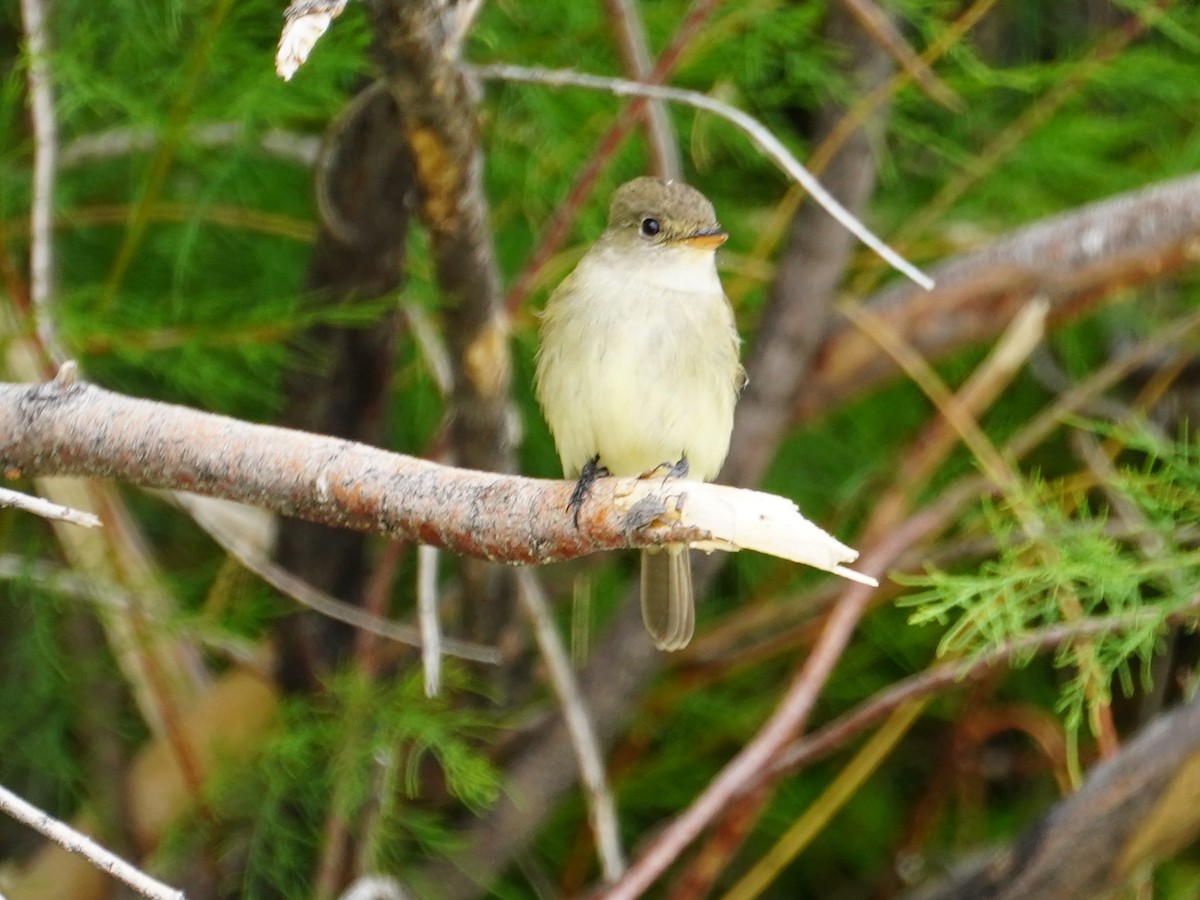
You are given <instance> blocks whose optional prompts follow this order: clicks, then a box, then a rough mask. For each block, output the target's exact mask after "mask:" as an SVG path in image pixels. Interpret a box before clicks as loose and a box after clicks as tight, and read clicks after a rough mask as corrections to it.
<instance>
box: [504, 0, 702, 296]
mask: <svg viewBox="0 0 1200 900" xmlns="http://www.w3.org/2000/svg"><path fill="white" fill-rule="evenodd" d="M720 2H721V0H693V2H692V5H691V7H689V9H688V11H687V13H686V14H685V15H684V17H683V21H682V22H681V23H680V24H679V28H678V29H676V31H675V34H674V35H673V36H672V37H671V42H670V43H669V44H668V45H667V48H666V49H665V50H663V52H662V54H661V55H660V56H659V57H658V61H657V62H656V63H655V64H654V68H653V70H651V72H650V74H649V75H648V76H647V77H646V78H644V79H642V80H643V81H645V82H646V83H648V84H661V83H662V82H663V81H665V80H666V79H667V78H668V77H669V76H670V74H671V72H673V71H674V70H675V66H676V65H678V64H679V60H680V58H681V57H682V56H683V52H684V50H686V49H687V47H688V45H689V44H690V43H691V42H692V40H693V39H694V38H695V37H696V35H697V34H698V33H699V32H700V28H701V26H702V25H703V24H704V23H705V21H707V20H708V18H709V16H711V15H712V14H713V12H714V10H716V8H717V6H718V5H719V4H720ZM647 102H648V101H647V100H646V98H645V97H635V98H634V99H633V100H632V101H631V102H629V103H628V104H626V106H625V108H624V109H623V110H621V111H620V112H619V113H618V114H617V115H616V117H615V118H614V119H613V122H612V124H611V125H610V126H609V128H608V131H606V132H605V133H604V136H603V137H601V138H600V141H599V142H598V143H597V145H596V149H595V150H594V151H593V152H592V155H591V158H590V159H588V161H587V163H585V164H584V166H583V168H582V169H581V170H580V171H579V174H578V175H576V176H575V182H574V183H573V184H572V185H571V189H570V190H569V191H567V194H566V196H565V197H564V198H563V199H562V201H561V202H560V203H559V204H558V206H557V207H556V208H555V210H554V213H553V214H552V215H551V216H550V220H549V222H548V223H547V224H546V226H545V227H544V228H543V229H542V233H541V236H540V237H539V238H538V242H537V245H536V246H535V249H534V250H533V252H532V253H530V254H529V259H528V261H527V262H526V263H525V265H524V266H523V267H522V269H521V271H520V273H519V274H518V275H517V277H516V278H514V279H513V281H512V284H511V285H510V287H509V289H508V293H507V294H505V297H504V308H505V310H506V311H507V312H508V314H509V315H510V316H511V315H513V314H514V313H516V311H517V309H518V308H519V307H520V305H521V303H522V301H524V299H525V297H526V295H527V294H528V293H529V290H530V288H531V286H532V285H533V282H534V279H535V278H536V277H537V275H538V273H539V272H541V270H542V267H543V266H545V265H546V263H547V262H548V261H549V259H550V257H552V256H553V255H554V253H555V252H556V251H557V250H558V248H559V246H560V245H561V244H562V242H563V240H564V239H565V238H566V236H567V229H568V228H569V227H570V225H571V223H572V222H573V221H574V220H575V216H576V215H577V214H578V213H579V208H580V207H581V206H582V205H583V202H584V200H586V199H587V197H588V194H589V193H590V191H591V188H592V185H593V184H594V183H595V181H596V179H597V178H598V177H599V175H600V172H601V171H602V170H603V168H604V166H605V164H606V163H607V162H608V161H609V160H610V159H611V158H612V156H613V154H614V153H616V152H617V149H618V148H619V147H620V146H621V142H622V141H623V140H624V139H625V136H626V135H628V134H629V132H630V131H632V130H633V127H634V125H635V124H637V121H638V119H639V118H640V116H641V114H642V112H643V110H644V109H645V106H646V103H647Z"/></svg>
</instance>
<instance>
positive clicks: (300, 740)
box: [184, 666, 499, 898]
mask: <svg viewBox="0 0 1200 900" xmlns="http://www.w3.org/2000/svg"><path fill="white" fill-rule="evenodd" d="M444 675H445V683H444V684H443V690H444V691H445V693H443V695H442V696H441V697H440V698H433V699H430V698H427V697H426V696H425V695H424V688H423V681H422V678H421V676H420V674H419V673H409V674H407V675H405V676H402V677H399V678H396V679H393V680H388V681H383V682H379V683H374V684H372V683H367V682H366V681H364V680H363V679H362V678H361V677H360V676H359V675H358V674H353V673H348V674H346V675H345V676H344V677H341V678H339V679H338V680H337V681H336V682H335V683H334V684H332V685H330V686H329V691H328V693H327V694H326V695H324V696H323V697H320V698H316V699H313V698H292V699H290V700H288V701H287V702H285V703H284V704H283V706H282V708H281V711H280V717H279V723H278V726H277V728H276V729H275V732H274V736H273V738H272V739H271V740H269V741H268V743H267V744H266V746H265V747H264V748H263V750H262V753H261V756H260V757H259V758H258V759H257V760H255V761H254V765H253V767H251V768H244V769H239V770H236V771H229V772H227V773H226V775H225V778H224V779H223V783H221V784H219V785H218V786H217V788H216V790H215V794H214V797H213V803H214V806H216V807H217V808H219V809H221V810H223V811H224V815H225V816H226V817H227V821H226V822H225V825H226V826H231V825H235V824H237V823H239V822H241V823H244V824H245V825H247V826H248V830H247V831H246V832H245V833H247V834H248V835H249V837H248V839H247V843H246V845H245V846H244V847H243V848H242V849H241V852H242V853H244V854H245V857H246V860H245V874H244V876H243V881H242V883H241V884H239V885H238V887H237V890H236V894H237V895H238V896H241V897H247V898H253V897H268V896H303V895H307V894H309V893H310V892H311V888H312V885H311V879H312V877H313V875H314V874H315V865H316V860H317V859H318V857H319V853H320V850H321V849H322V845H321V842H320V841H321V835H322V833H323V829H324V823H325V822H326V820H327V819H329V818H332V819H333V820H334V821H338V822H341V823H343V824H344V825H345V826H346V827H347V828H348V829H349V830H350V832H351V833H352V834H353V835H354V836H355V838H356V839H357V841H359V842H360V845H361V846H363V847H364V850H363V852H364V853H365V856H364V859H365V861H366V863H367V866H368V868H369V869H370V870H371V871H375V872H379V873H387V872H392V873H397V874H398V873H400V872H402V871H403V870H404V867H405V866H406V865H410V864H412V863H413V862H414V861H419V860H424V859H428V858H429V857H430V856H436V855H439V854H443V853H445V852H447V851H448V850H451V849H453V847H454V846H455V843H454V836H453V835H454V832H453V829H452V827H451V824H452V823H451V821H450V818H449V817H448V815H447V813H446V812H445V810H441V811H439V808H438V807H437V806H436V805H435V804H434V803H433V802H431V801H432V800H436V799H437V798H436V797H432V798H431V797H430V792H431V788H430V787H429V785H430V784H431V783H435V782H437V783H441V784H442V785H444V787H443V788H442V789H443V790H444V791H445V792H447V793H448V794H449V795H450V796H452V797H454V798H455V799H456V800H458V801H459V802H461V803H462V804H463V805H465V806H466V807H467V808H468V809H470V810H473V811H476V812H478V811H481V810H483V809H485V808H486V807H487V806H489V805H490V804H491V803H493V802H494V801H495V799H496V796H497V793H498V791H499V780H498V776H497V773H496V771H495V769H494V767H493V764H492V763H491V762H490V761H489V760H488V759H487V757H486V756H485V755H484V754H483V752H482V750H481V747H482V745H483V744H484V743H485V742H486V740H487V739H488V738H489V737H490V736H491V735H492V733H493V730H494V724H493V723H492V722H491V721H490V720H489V719H488V718H487V717H486V716H484V715H482V714H481V713H478V712H475V711H473V710H472V709H470V707H462V706H458V705H457V704H454V703H452V702H450V701H449V700H448V699H447V697H452V696H455V695H456V694H458V692H461V691H463V690H464V689H466V688H467V684H466V682H465V680H464V678H463V677H462V675H461V673H460V672H458V670H456V669H455V668H454V667H452V666H451V667H449V668H448V669H447V670H446V671H445V673H444ZM435 772H436V773H437V777H436V778H435V777H433V775H434V773H435ZM364 823H365V824H364ZM360 828H361V829H362V830H361V831H360V830H359V829H360ZM184 830H185V831H186V830H187V829H186V827H185V829H184ZM233 833H242V830H241V829H237V830H235V831H234V832H233Z"/></svg>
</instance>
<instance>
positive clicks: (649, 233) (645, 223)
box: [642, 219, 660, 237]
mask: <svg viewBox="0 0 1200 900" xmlns="http://www.w3.org/2000/svg"><path fill="white" fill-rule="evenodd" d="M659 228H660V226H659V224H658V219H642V234H644V235H645V236H646V237H654V236H655V235H656V234H658V232H659Z"/></svg>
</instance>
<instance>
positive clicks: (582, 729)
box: [517, 569, 625, 882]
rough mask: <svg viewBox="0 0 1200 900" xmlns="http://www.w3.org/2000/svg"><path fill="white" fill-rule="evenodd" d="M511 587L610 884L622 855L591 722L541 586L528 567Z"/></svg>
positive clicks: (619, 868) (621, 866) (618, 871)
mask: <svg viewBox="0 0 1200 900" xmlns="http://www.w3.org/2000/svg"><path fill="white" fill-rule="evenodd" d="M517 586H518V589H519V590H518V593H519V595H520V598H521V602H522V604H523V605H524V607H525V612H526V614H527V615H528V616H529V621H530V624H531V625H532V627H533V634H534V638H535V639H536V640H537V643H538V649H540V650H541V652H542V659H543V660H544V661H545V663H546V671H547V672H548V674H549V676H550V683H551V684H552V685H553V686H554V693H555V694H556V695H557V696H558V702H559V704H560V705H561V706H562V714H563V721H564V722H565V723H566V726H567V733H568V734H569V736H570V738H571V746H572V748H574V750H575V758H576V759H577V760H578V762H579V776H580V780H581V781H582V782H583V786H584V788H585V790H586V792H587V798H588V813H589V816H588V817H589V819H590V820H591V823H592V830H593V831H594V832H595V834H596V850H597V854H598V855H599V857H600V868H601V870H602V871H603V873H604V880H605V881H608V882H613V881H616V880H617V879H618V878H620V877H621V875H622V874H623V873H624V871H625V856H624V854H623V853H622V851H621V837H620V834H621V832H620V829H619V827H618V825H617V810H616V804H615V803H614V802H613V797H612V792H611V791H609V789H608V779H607V777H606V776H605V774H604V760H603V758H602V756H601V753H600V744H599V742H598V741H597V740H596V732H595V729H593V728H592V721H591V719H590V718H589V716H588V712H587V709H586V708H585V707H584V703H583V694H582V693H581V692H580V690H579V684H578V683H577V682H576V680H575V673H574V672H573V671H572V669H571V662H570V660H569V659H568V658H567V651H566V648H565V647H563V643H562V638H561V637H559V634H558V629H557V628H556V627H555V625H554V617H553V616H552V615H551V613H550V604H549V603H548V602H547V601H546V596H545V594H544V593H543V591H542V586H541V585H540V584H538V581H537V579H536V578H534V576H533V573H532V572H531V571H530V570H529V569H521V570H519V571H518V573H517Z"/></svg>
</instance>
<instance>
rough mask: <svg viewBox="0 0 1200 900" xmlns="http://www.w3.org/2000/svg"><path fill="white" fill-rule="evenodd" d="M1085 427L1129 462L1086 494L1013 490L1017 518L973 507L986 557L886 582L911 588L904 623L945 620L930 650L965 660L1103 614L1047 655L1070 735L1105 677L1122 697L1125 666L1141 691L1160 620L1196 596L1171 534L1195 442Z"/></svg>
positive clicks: (1183, 509)
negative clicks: (1107, 622)
mask: <svg viewBox="0 0 1200 900" xmlns="http://www.w3.org/2000/svg"><path fill="white" fill-rule="evenodd" d="M1096 430H1097V431H1100V432H1102V433H1108V434H1109V437H1110V439H1111V440H1114V441H1119V442H1120V443H1119V445H1120V446H1123V447H1125V448H1126V450H1127V451H1129V454H1130V455H1131V456H1133V457H1134V459H1132V460H1129V461H1127V462H1126V463H1125V464H1124V465H1122V466H1121V467H1120V468H1119V469H1118V473H1119V474H1118V475H1117V477H1115V478H1112V479H1110V480H1108V481H1107V483H1106V484H1105V485H1104V491H1103V492H1100V493H1099V496H1098V498H1097V499H1096V500H1094V501H1091V500H1089V497H1088V496H1086V495H1082V494H1080V493H1079V491H1078V488H1077V487H1073V486H1072V485H1070V484H1068V483H1067V482H1066V480H1063V479H1060V480H1058V481H1056V482H1034V483H1032V484H1031V485H1030V486H1029V488H1028V490H1027V491H1026V492H1025V493H1024V494H1023V496H1022V497H1021V506H1022V508H1023V509H1024V510H1025V512H1024V513H1023V514H1022V515H1021V516H1018V515H1017V514H1015V513H1014V511H1013V510H1012V508H1010V507H1001V506H997V505H994V504H985V505H984V507H983V510H982V513H983V520H984V524H985V525H986V528H987V530H988V532H989V533H990V534H991V535H992V537H993V539H994V540H995V543H996V548H997V553H996V556H995V558H993V559H988V560H984V561H983V562H982V563H981V564H980V565H979V566H978V568H975V569H972V570H969V571H962V572H947V571H942V570H940V569H938V568H934V567H931V568H930V569H929V570H928V572H927V574H926V575H925V576H922V577H900V578H898V580H900V581H901V582H902V583H904V584H907V585H910V586H913V587H918V588H922V590H918V591H917V592H916V593H913V594H909V595H907V596H905V597H904V598H903V599H902V600H901V601H900V604H901V605H902V606H906V607H911V608H914V612H913V613H912V614H911V616H910V618H909V621H910V622H911V623H912V624H914V625H921V624H928V623H933V622H936V623H938V624H939V625H949V628H948V629H947V630H946V632H945V634H944V635H943V637H942V639H941V642H940V644H939V648H938V650H939V653H941V654H943V655H951V656H967V657H970V656H975V655H979V654H983V653H986V652H988V651H989V650H992V649H994V648H995V647H997V646H998V645H1001V644H1004V643H1007V642H1016V641H1019V640H1020V639H1021V638H1023V637H1026V636H1028V635H1030V634H1031V633H1033V632H1035V631H1036V630H1037V629H1039V628H1045V627H1048V626H1053V625H1067V626H1070V625H1071V624H1072V623H1078V622H1080V621H1081V620H1095V619H1102V618H1105V617H1107V618H1110V619H1112V620H1113V622H1114V627H1113V629H1112V630H1111V631H1107V632H1101V633H1099V634H1088V635H1081V636H1079V637H1077V638H1076V639H1075V640H1072V641H1067V642H1064V643H1063V644H1062V645H1061V647H1060V649H1059V650H1058V653H1057V655H1056V662H1057V664H1058V665H1059V666H1060V667H1062V668H1063V669H1064V670H1065V673H1066V676H1067V677H1065V678H1064V680H1063V683H1062V688H1061V694H1060V700H1059V706H1060V708H1061V710H1062V712H1063V713H1064V715H1065V721H1066V725H1067V729H1068V731H1069V732H1071V733H1074V732H1076V731H1077V730H1078V728H1079V726H1080V725H1081V724H1082V723H1083V721H1084V718H1085V714H1086V713H1087V712H1089V711H1092V712H1094V711H1095V710H1096V709H1097V708H1098V707H1099V706H1101V705H1105V706H1106V705H1108V704H1109V702H1110V700H1111V697H1110V685H1111V684H1112V683H1113V681H1114V680H1115V681H1116V683H1118V684H1119V685H1120V687H1121V689H1122V690H1123V691H1124V692H1125V694H1126V695H1129V694H1131V693H1132V692H1133V690H1134V687H1135V684H1134V676H1133V672H1134V670H1140V673H1141V677H1142V682H1143V687H1146V688H1148V687H1149V681H1150V663H1151V660H1152V658H1153V656H1154V653H1155V651H1156V650H1158V649H1159V648H1160V644H1161V639H1162V634H1163V629H1164V623H1165V622H1166V620H1167V618H1168V617H1169V616H1171V615H1172V614H1175V613H1178V612H1180V611H1181V610H1183V609H1185V608H1190V607H1191V606H1193V605H1194V603H1195V600H1196V597H1197V593H1198V591H1200V553H1198V552H1197V551H1195V550H1193V549H1190V548H1188V547H1187V546H1186V545H1185V544H1184V543H1183V542H1182V541H1181V538H1180V536H1181V533H1185V532H1187V531H1188V530H1190V529H1194V527H1195V526H1196V524H1197V523H1198V522H1200V490H1198V488H1200V454H1198V453H1197V450H1196V447H1195V446H1194V445H1193V444H1191V443H1190V442H1189V441H1187V440H1186V439H1184V440H1181V441H1179V442H1175V443H1172V442H1168V441H1164V440H1162V439H1157V438H1154V437H1152V436H1151V435H1149V434H1148V433H1145V432H1138V433H1128V432H1113V431H1112V430H1111V429H1108V428H1104V427H1101V426H1096ZM1138 458H1140V459H1141V462H1140V463H1139V462H1138V461H1137V460H1138ZM1093 504H1097V505H1098V508H1095V509H1094V508H1092V507H1093ZM1114 506H1115V507H1116V508H1117V509H1119V510H1121V511H1122V516H1121V519H1120V522H1123V523H1124V524H1125V525H1126V526H1128V527H1127V528H1126V529H1124V530H1121V529H1118V528H1116V527H1114V526H1116V525H1117V524H1119V523H1118V522H1114V521H1113V520H1112V519H1110V517H1109V511H1110V510H1111V509H1112V508H1113V507H1114ZM1029 509H1033V510H1035V512H1034V513H1032V514H1030V513H1029V512H1028V510H1029ZM1022 522H1024V523H1026V524H1025V526H1024V528H1022V526H1021V523H1022ZM1030 522H1036V523H1037V528H1036V530H1031V528H1030V527H1029V524H1028V523H1030ZM1122 623H1128V624H1127V627H1119V625H1120V624H1122ZM1028 658H1029V657H1028V656H1025V657H1024V659H1025V660H1026V661H1027V660H1028ZM1083 660H1086V662H1083V663H1081V661H1083ZM1017 661H1018V662H1020V661H1022V658H1021V657H1018V659H1017ZM1093 721H1094V720H1093Z"/></svg>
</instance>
